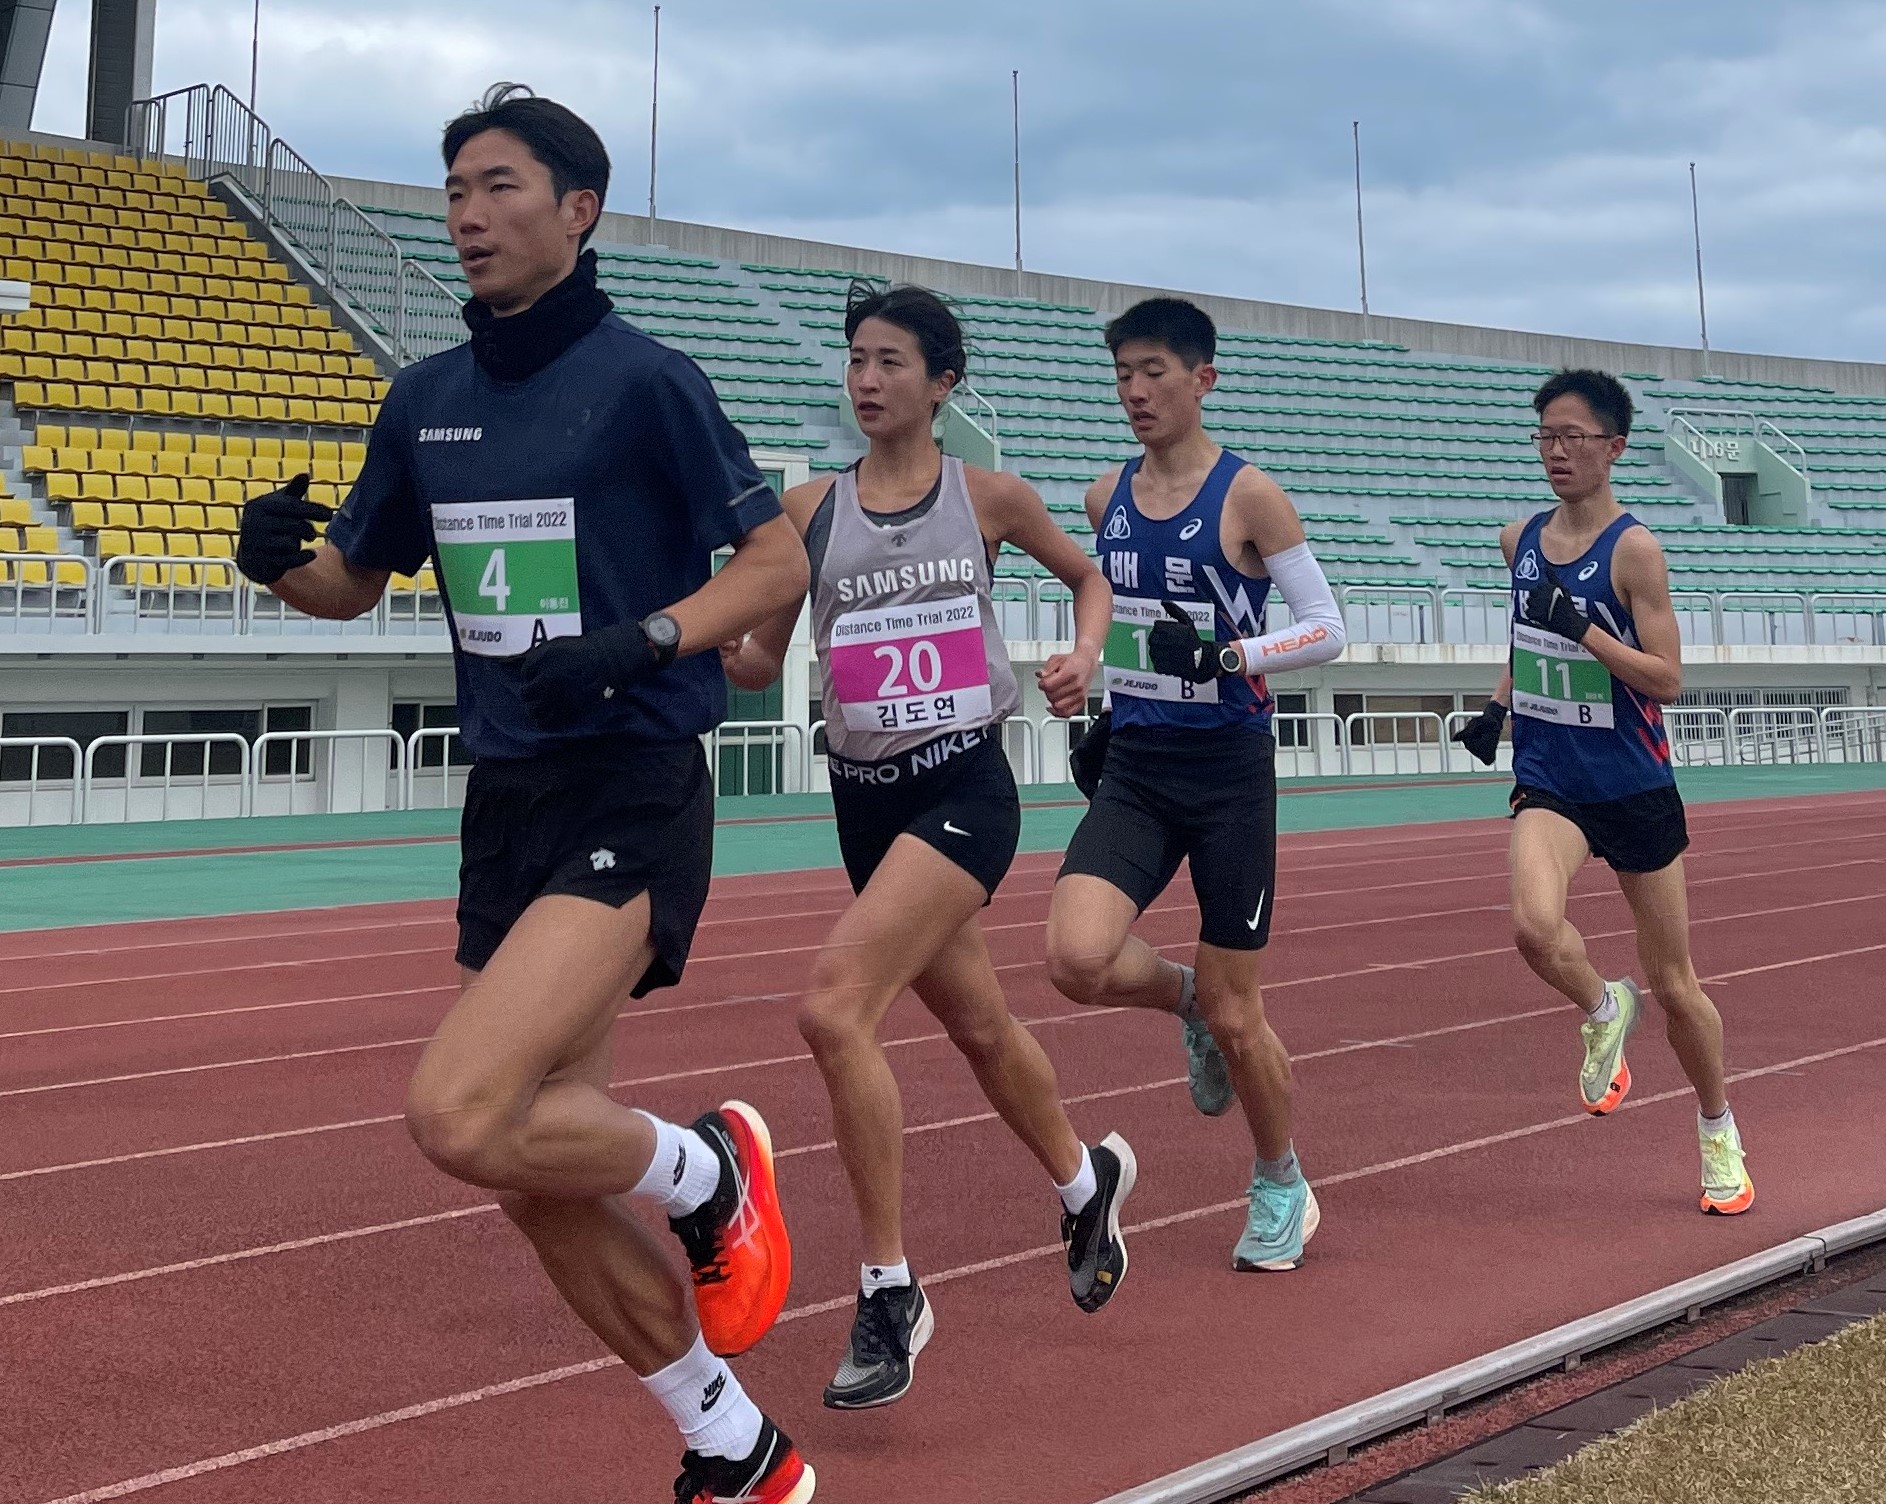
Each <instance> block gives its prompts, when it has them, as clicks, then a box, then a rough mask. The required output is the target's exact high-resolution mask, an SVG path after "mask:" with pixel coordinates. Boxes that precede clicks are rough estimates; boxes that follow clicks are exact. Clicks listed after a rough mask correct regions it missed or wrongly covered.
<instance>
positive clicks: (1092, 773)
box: [1067, 710, 1113, 799]
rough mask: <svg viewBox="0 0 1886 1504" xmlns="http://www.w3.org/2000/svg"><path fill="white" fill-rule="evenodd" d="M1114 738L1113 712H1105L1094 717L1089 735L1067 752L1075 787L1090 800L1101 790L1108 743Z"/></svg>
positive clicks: (1088, 731)
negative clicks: (1101, 775) (1101, 776)
mask: <svg viewBox="0 0 1886 1504" xmlns="http://www.w3.org/2000/svg"><path fill="white" fill-rule="evenodd" d="M1112 737H1113V712H1112V711H1111V710H1103V711H1101V712H1100V714H1099V715H1097V716H1096V717H1094V722H1093V724H1092V725H1091V726H1089V727H1088V728H1087V734H1086V735H1085V736H1083V737H1082V738H1081V739H1080V740H1079V741H1077V742H1076V743H1074V745H1073V746H1071V747H1069V748H1068V750H1067V769H1068V772H1069V774H1070V775H1071V776H1072V777H1073V779H1074V786H1075V787H1076V788H1078V789H1079V790H1080V791H1081V792H1082V793H1083V794H1085V795H1086V796H1087V797H1088V798H1089V799H1092V798H1093V797H1094V795H1095V793H1096V792H1098V790H1099V788H1100V769H1101V768H1102V766H1104V765H1105V763H1106V761H1107V743H1108V741H1110V740H1111V739H1112Z"/></svg>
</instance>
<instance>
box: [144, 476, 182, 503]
mask: <svg viewBox="0 0 1886 1504" xmlns="http://www.w3.org/2000/svg"><path fill="white" fill-rule="evenodd" d="M149 484H150V488H151V500H152V501H162V502H170V503H175V502H179V501H182V500H183V482H182V480H180V479H179V478H178V477H177V476H174V475H153V476H152V477H151V478H150V482H149Z"/></svg>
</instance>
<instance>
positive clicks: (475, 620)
mask: <svg viewBox="0 0 1886 1504" xmlns="http://www.w3.org/2000/svg"><path fill="white" fill-rule="evenodd" d="M432 534H433V538H434V541H435V542H436V544H437V546H438V553H439V574H440V576H441V578H442V579H443V581H444V584H445V598H446V600H447V601H448V602H449V603H450V604H451V607H452V620H453V622H454V624H455V625H456V626H457V629H458V645H459V647H460V648H461V649H463V650H464V651H465V652H467V653H475V654H477V655H478V656H479V657H481V658H512V657H515V656H516V655H517V654H519V653H523V652H527V651H529V649H530V648H531V647H532V646H533V645H535V644H536V643H539V642H542V641H544V640H545V639H546V638H549V637H577V636H580V635H581V634H582V631H583V610H582V603H581V601H580V600H579V599H578V597H577V593H576V503H575V502H574V501H572V500H571V499H569V498H568V497H565V498H563V499H562V500H560V501H468V502H453V503H451V504H449V505H446V504H441V505H436V506H434V507H433V509H432Z"/></svg>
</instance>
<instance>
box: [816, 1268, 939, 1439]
mask: <svg viewBox="0 0 1886 1504" xmlns="http://www.w3.org/2000/svg"><path fill="white" fill-rule="evenodd" d="M935 1330H936V1318H935V1316H933V1315H932V1314H931V1312H930V1302H929V1300H928V1299H927V1298H926V1297H925V1296H924V1293H923V1287H922V1286H921V1285H917V1284H909V1285H893V1286H892V1287H891V1288H890V1289H888V1290H874V1291H872V1292H871V1293H870V1294H869V1295H865V1294H860V1295H859V1296H858V1314H857V1315H856V1316H854V1317H853V1318H852V1321H851V1346H850V1347H849V1348H847V1349H846V1351H845V1361H844V1362H842V1363H840V1364H839V1365H838V1373H837V1376H836V1377H835V1378H833V1380H832V1382H831V1383H829V1384H827V1385H826V1386H825V1403H826V1405H827V1407H829V1408H830V1409H833V1410H869V1409H870V1408H871V1407H872V1406H873V1405H888V1404H890V1403H891V1402H892V1401H893V1400H900V1399H902V1398H903V1397H904V1395H905V1393H906V1392H907V1391H908V1390H909V1388H910V1381H911V1378H912V1376H913V1375H914V1373H915V1371H916V1367H917V1354H918V1353H920V1352H922V1351H923V1346H924V1344H925V1343H926V1342H928V1341H929V1340H930V1334H931V1332H933V1331H935Z"/></svg>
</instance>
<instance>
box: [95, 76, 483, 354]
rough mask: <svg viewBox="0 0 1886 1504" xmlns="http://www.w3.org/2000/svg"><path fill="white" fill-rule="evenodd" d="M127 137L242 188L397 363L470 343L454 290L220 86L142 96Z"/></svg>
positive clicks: (148, 153)
mask: <svg viewBox="0 0 1886 1504" xmlns="http://www.w3.org/2000/svg"><path fill="white" fill-rule="evenodd" d="M125 139H126V141H127V142H128V143H129V144H130V147H131V150H132V151H134V152H135V153H136V154H137V155H138V156H139V157H140V158H142V159H149V158H158V157H171V158H174V159H176V160H178V161H180V162H181V163H182V164H183V169H184V171H185V172H187V173H189V174H190V175H191V176H193V177H198V178H202V179H204V180H205V181H208V180H210V179H212V178H216V177H226V178H228V179H230V180H231V181H233V182H234V183H235V184H237V185H238V186H239V187H240V188H241V189H242V190H243V192H244V193H245V194H246V195H247V196H248V198H249V199H250V200H251V201H252V202H253V203H254V205H255V206H256V207H257V208H258V209H259V210H260V211H261V213H262V216H263V218H264V219H266V221H267V222H268V225H269V228H270V229H271V230H273V231H274V232H275V233H276V234H277V235H279V236H280V237H281V238H282V239H283V240H284V241H285V242H287V243H288V244H289V245H290V246H291V247H292V248H293V249H294V250H295V251H296V252H297V253H298V254H299V255H300V257H301V258H302V260H303V261H304V262H305V263H306V265H307V266H308V268H309V269H310V270H311V271H312V272H314V274H315V275H316V277H317V278H318V279H319V281H320V283H321V285H322V286H323V288H324V289H325V290H326V291H327V292H328V293H329V294H330V295H331V296H332V297H334V298H335V300H336V301H338V302H340V303H342V304H344V305H346V306H347V307H349V308H351V309H352V310H354V311H355V313H357V314H358V315H359V317H360V318H361V319H362V321H363V322H365V323H366V324H367V325H368V326H369V327H370V328H371V329H373V330H374V331H376V332H377V333H378V335H379V336H380V339H381V342H382V344H383V345H384V347H385V349H386V351H387V353H388V354H389V355H391V356H392V357H393V359H394V360H396V361H397V362H398V363H399V364H401V365H408V364H410V363H411V362H413V361H415V360H420V359H423V358H424V357H425V356H427V355H432V354H436V353H437V352H438V351H440V350H444V349H449V348H450V347H451V346H453V345H456V344H459V343H461V342H462V341H463V340H464V338H465V329H464V325H463V323H462V322H461V321H460V318H459V312H458V310H459V307H460V303H459V299H458V298H457V296H456V295H455V294H453V292H452V291H451V289H450V288H448V287H446V285H445V284H444V283H443V282H441V281H439V279H438V278H437V277H435V276H433V275H432V273H431V272H429V271H427V270H426V269H425V268H424V267H423V266H421V265H420V264H419V263H418V262H417V261H416V260H414V259H413V258H411V257H409V256H407V255H406V254H405V253H404V252H403V251H402V250H401V249H400V247H399V244H398V242H396V241H395V240H393V238H392V237H391V236H389V235H388V234H387V233H386V232H385V231H384V230H382V229H381V228H380V227H379V226H378V225H377V224H375V223H374V222H373V221H372V220H371V219H369V218H368V217H367V216H366V215H365V214H363V213H362V212H361V211H360V210H359V208H357V207H356V206H355V205H354V204H352V203H349V202H348V201H347V200H346V199H344V198H342V197H341V196H340V195H339V194H337V193H336V192H335V191H334V187H333V185H332V184H331V183H329V182H328V180H327V179H326V178H325V177H323V176H322V175H321V174H320V173H319V172H317V171H316V170H315V169H314V167H313V166H312V165H311V164H310V163H309V162H308V160H307V159H306V158H305V157H303V156H301V155H300V153H298V152H296V151H295V150H294V148H292V147H291V146H289V145H288V143H287V142H285V141H283V140H281V139H280V138H279V137H277V136H276V135H275V133H274V132H273V131H272V130H270V129H269V126H268V124H267V122H266V121H264V120H262V119H260V118H259V117H258V116H256V115H254V114H252V113H250V111H249V108H248V106H247V105H245V104H244V103H243V102H242V101H241V100H240V99H238V98H237V97H236V96H235V95H234V94H233V93H231V92H230V91H229V90H228V89H227V88H225V87H223V86H222V85H221V84H218V85H216V86H215V87H214V88H212V87H211V86H210V85H208V84H195V85H193V86H191V87H189V88H185V89H173V90H171V91H170V92H169V93H167V94H160V95H157V96H156V97H154V98H151V99H140V100H135V101H134V102H133V103H132V105H131V107H130V109H129V111H128V113H127V116H126V135H125Z"/></svg>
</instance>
